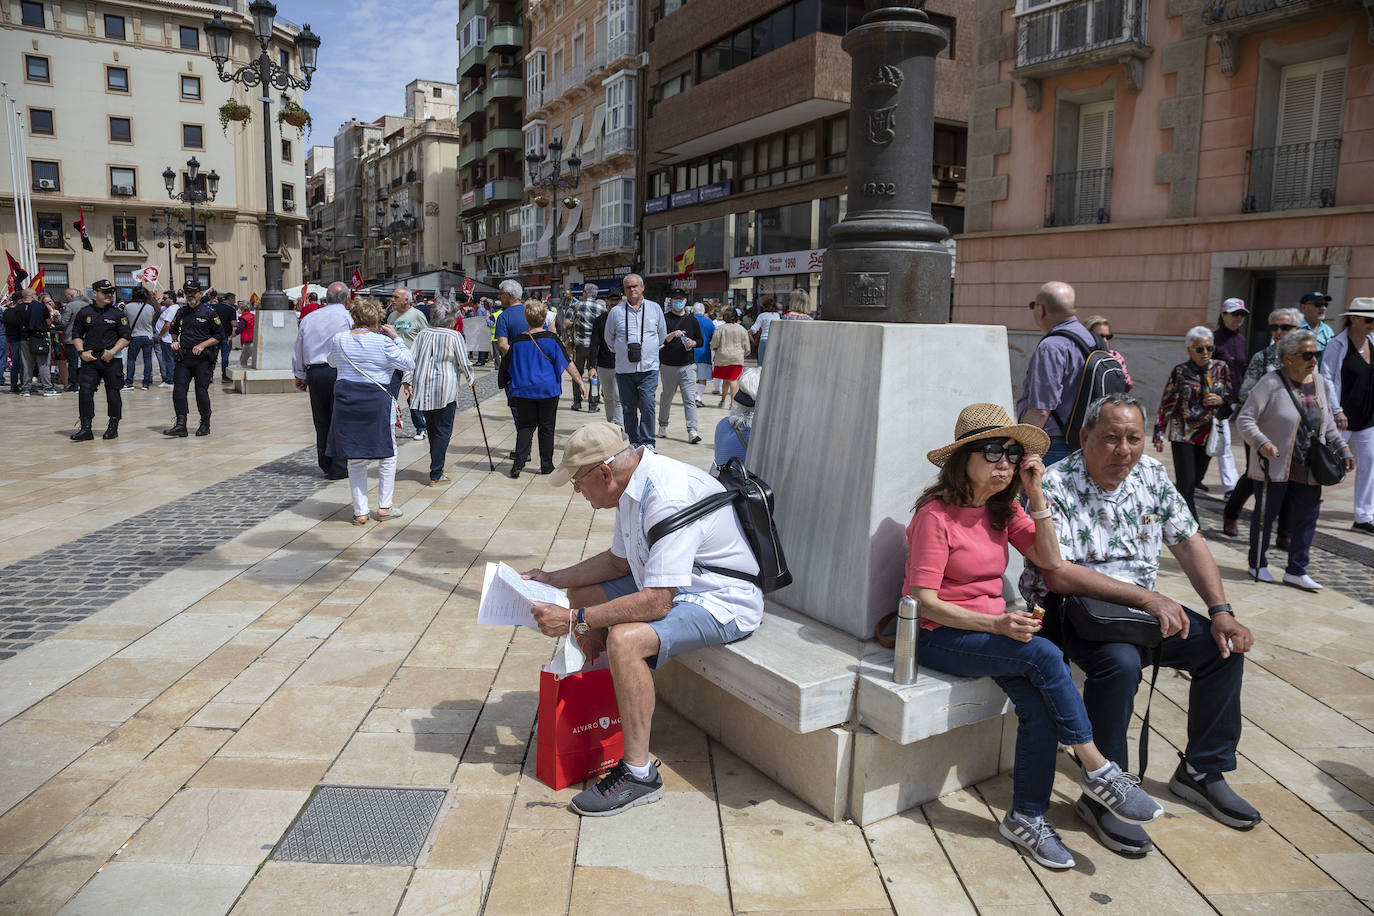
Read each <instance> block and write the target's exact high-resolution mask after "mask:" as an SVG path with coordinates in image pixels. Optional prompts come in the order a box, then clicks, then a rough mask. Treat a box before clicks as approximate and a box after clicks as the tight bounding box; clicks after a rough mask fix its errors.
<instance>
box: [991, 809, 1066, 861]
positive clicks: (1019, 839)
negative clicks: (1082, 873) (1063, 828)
mask: <svg viewBox="0 0 1374 916" xmlns="http://www.w3.org/2000/svg"><path fill="white" fill-rule="evenodd" d="M997 829H998V830H999V831H1000V832H1001V834H1002V836H1004V837H1006V838H1007V839H1009V840H1011V841H1012V842H1013V843H1015V844H1016V845H1017V846H1020V847H1021V848H1022V849H1024V850H1025V851H1026V852H1028V853H1030V854H1031V858H1032V859H1034V860H1035V861H1037V862H1039V863H1040V864H1041V865H1043V866H1045V867H1046V868H1073V867H1074V865H1075V864H1076V863H1075V862H1074V860H1073V853H1071V852H1069V848H1068V847H1067V846H1065V845H1064V841H1063V840H1061V839H1060V838H1059V833H1058V831H1056V830H1055V829H1054V825H1053V824H1051V823H1050V822H1049V821H1047V820H1046V819H1045V818H1043V817H1027V816H1026V815H1024V814H1019V813H1017V812H1015V811H1008V812H1007V816H1006V817H1004V818H1002V823H1001V824H1000V825H999V826H998V828H997Z"/></svg>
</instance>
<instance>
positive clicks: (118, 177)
mask: <svg viewBox="0 0 1374 916" xmlns="http://www.w3.org/2000/svg"><path fill="white" fill-rule="evenodd" d="M137 191H138V185H137V184H136V183H135V174H134V170H133V169H131V168H126V167H124V166H117V165H116V166H111V167H110V193H111V194H115V195H118V196H120V197H133V196H135V194H136V193H137Z"/></svg>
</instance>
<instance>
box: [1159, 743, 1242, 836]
mask: <svg viewBox="0 0 1374 916" xmlns="http://www.w3.org/2000/svg"><path fill="white" fill-rule="evenodd" d="M1169 791H1170V792H1172V793H1174V794H1175V795H1177V796H1178V797H1179V798H1181V799H1183V800H1184V801H1186V802H1192V803H1193V804H1195V805H1197V806H1198V807H1199V808H1202V809H1203V810H1204V811H1206V812H1207V813H1208V814H1210V815H1212V817H1214V818H1216V819H1217V820H1219V821H1221V822H1222V823H1223V824H1225V825H1226V826H1227V827H1234V828H1235V829H1237V830H1249V829H1250V828H1251V827H1254V826H1255V825H1256V824H1258V823H1259V822H1260V813H1259V812H1258V811H1256V810H1255V808H1254V806H1252V805H1251V804H1250V803H1249V802H1247V801H1246V800H1245V799H1243V798H1241V797H1240V796H1239V795H1237V794H1236V793H1235V791H1233V790H1232V789H1231V787H1230V786H1228V785H1227V784H1226V777H1225V776H1223V775H1222V774H1220V773H1199V774H1198V775H1196V776H1193V775H1192V774H1190V773H1189V772H1188V764H1187V763H1186V762H1185V761H1182V760H1180V761H1179V762H1178V769H1176V770H1174V778H1173V779H1170V780H1169Z"/></svg>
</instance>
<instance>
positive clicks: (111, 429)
mask: <svg viewBox="0 0 1374 916" xmlns="http://www.w3.org/2000/svg"><path fill="white" fill-rule="evenodd" d="M100 438H102V439H118V438H119V418H118V417H110V425H108V426H106V427H105V434H104V435H103V436H101V437H100Z"/></svg>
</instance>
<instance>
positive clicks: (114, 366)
mask: <svg viewBox="0 0 1374 916" xmlns="http://www.w3.org/2000/svg"><path fill="white" fill-rule="evenodd" d="M72 340H73V342H75V341H80V342H81V350H82V351H85V352H88V353H90V355H92V356H94V357H95V359H94V360H91V361H90V362H87V361H86V360H85V359H84V358H82V359H81V368H80V370H79V371H78V372H77V384H78V385H79V386H80V393H79V394H78V395H77V396H76V397H77V410H78V412H79V414H80V417H81V426H82V428H83V429H84V428H86V427H88V426H90V425H91V421H92V420H94V419H95V389H96V388H98V387H99V386H100V385H101V383H104V385H105V411H106V413H108V414H109V417H110V419H111V420H118V419H119V418H120V417H121V416H123V413H124V399H123V398H122V397H121V395H120V393H119V392H120V389H121V388H123V387H124V359H123V357H122V356H119V357H115V358H114V359H111V360H109V361H108V362H107V361H106V360H104V359H102V358H101V354H103V353H104V352H105V351H107V350H113V349H114V348H115V347H116V346H118V344H119V342H120V341H121V340H123V341H124V342H125V343H126V345H127V343H128V341H129V317H128V316H127V315H125V314H124V309H122V308H120V307H119V306H117V305H115V304H113V303H111V304H109V305H107V306H105V307H104V308H101V307H100V306H98V305H88V306H86V307H85V308H83V309H82V310H81V311H79V312H77V313H76V321H74V322H72ZM78 357H79V358H80V354H78Z"/></svg>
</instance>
